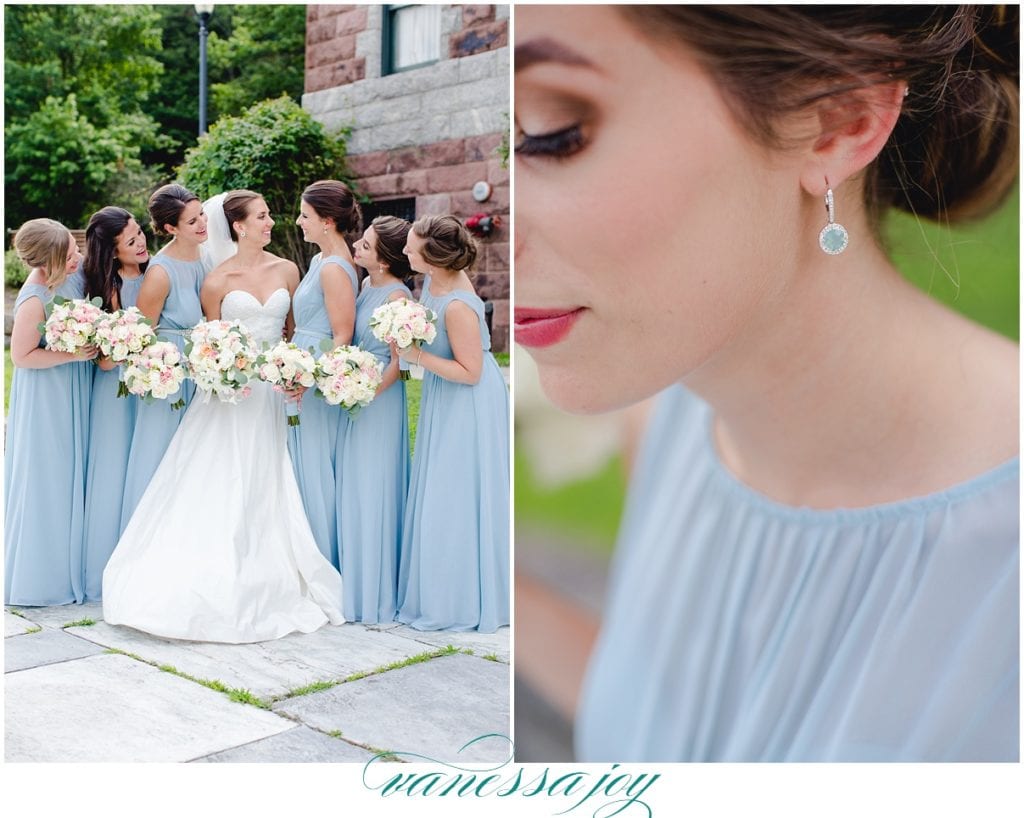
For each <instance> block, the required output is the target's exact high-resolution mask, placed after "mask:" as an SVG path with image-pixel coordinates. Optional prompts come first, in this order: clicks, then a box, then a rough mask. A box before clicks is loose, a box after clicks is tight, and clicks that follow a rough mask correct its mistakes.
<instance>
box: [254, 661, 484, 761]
mask: <svg viewBox="0 0 1024 818" xmlns="http://www.w3.org/2000/svg"><path fill="white" fill-rule="evenodd" d="M464 652H466V651H460V650H459V649H458V648H457V647H455V646H454V645H448V646H447V647H444V648H438V649H437V650H430V651H426V652H424V653H417V654H416V655H415V656H410V657H408V658H406V659H400V660H399V661H397V662H391V663H390V664H387V665H381V666H380V667H375V668H374V669H373V670H361V671H359V672H357V673H351V674H349V675H348V676H346V677H345V678H344V679H326V680H324V681H321V682H311V683H310V684H308V685H303V686H302V687H296V688H295V689H294V690H289V691H288V692H287V693H285V694H284V695H281V696H275V697H274V698H273V699H271V701H270V703H271V704H275V703H276V702H279V701H282V700H284V699H293V698H295V697H296V696H306V695H308V694H310V693H319V692H320V691H321V690H330V689H331V688H332V687H337V686H338V685H341V684H345V683H346V682H357V681H359V680H360V679H365V678H366V677H367V676H376V675H378V674H380V673H387V672H388V671H389V670H398V669H399V668H401V667H408V666H409V665H418V664H420V663H421V662H429V661H430V660H431V659H437V658H438V657H439V656H450V655H451V654H453V653H464ZM469 653H472V651H469ZM360 746H361V745H360ZM366 749H367V750H373V748H372V747H367V748H366ZM374 752H376V750H374Z"/></svg>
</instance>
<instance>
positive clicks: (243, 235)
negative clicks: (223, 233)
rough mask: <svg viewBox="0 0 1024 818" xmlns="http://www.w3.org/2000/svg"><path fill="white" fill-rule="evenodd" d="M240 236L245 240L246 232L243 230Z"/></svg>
mask: <svg viewBox="0 0 1024 818" xmlns="http://www.w3.org/2000/svg"><path fill="white" fill-rule="evenodd" d="M238 235H239V237H241V238H243V239H244V238H245V231H244V230H243V231H242V232H241V233H239V234H238Z"/></svg>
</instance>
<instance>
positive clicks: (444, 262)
mask: <svg viewBox="0 0 1024 818" xmlns="http://www.w3.org/2000/svg"><path fill="white" fill-rule="evenodd" d="M412 231H413V232H414V233H415V234H416V235H417V236H419V237H420V238H421V239H424V240H425V241H424V244H423V250H422V253H423V258H424V259H426V261H427V263H428V264H430V265H432V266H434V267H443V268H445V269H446V270H469V269H471V268H472V266H473V264H474V263H475V262H476V253H477V249H476V240H475V239H474V238H473V236H472V234H471V233H470V232H469V230H467V229H466V227H465V225H463V223H462V222H460V221H459V220H458V219H456V218H455V217H454V216H424V217H423V218H420V219H417V220H416V221H415V222H414V223H413V226H412Z"/></svg>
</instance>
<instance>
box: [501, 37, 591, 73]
mask: <svg viewBox="0 0 1024 818" xmlns="http://www.w3.org/2000/svg"><path fill="white" fill-rule="evenodd" d="M513 59H514V62H515V70H516V71H523V70H524V69H526V68H529V67H530V66H531V65H534V64H536V63H542V62H556V63H561V64H562V65H578V66H582V67H584V68H596V67H597V66H595V65H594V64H593V63H592V62H591V61H590V60H588V59H587V58H586V57H584V56H583V55H582V54H578V53H577V52H575V51H573V50H572V49H571V48H569V47H568V46H565V45H562V44H561V43H559V42H557V41H556V40H552V39H550V38H548V37H541V38H539V39H536V40H527V41H526V42H525V43H521V44H519V45H517V46H516V50H515V56H514V58H513Z"/></svg>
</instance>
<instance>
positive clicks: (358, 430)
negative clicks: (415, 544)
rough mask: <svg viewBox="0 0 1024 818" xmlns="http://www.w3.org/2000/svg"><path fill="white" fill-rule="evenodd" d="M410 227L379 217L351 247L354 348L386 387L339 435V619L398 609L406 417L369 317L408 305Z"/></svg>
mask: <svg viewBox="0 0 1024 818" xmlns="http://www.w3.org/2000/svg"><path fill="white" fill-rule="evenodd" d="M408 234H409V222H407V221H405V219H397V218H395V217H394V216H379V217H377V218H376V219H374V220H373V224H372V225H371V226H370V227H368V228H367V229H366V232H365V233H363V237H362V238H361V239H360V240H359V241H357V242H356V245H355V261H356V264H358V265H359V266H360V267H363V268H365V269H366V270H367V271H368V272H369V279H368V281H367V282H364V286H363V289H362V291H361V292H360V293H359V297H358V298H357V299H356V331H355V341H356V343H357V344H358V346H360V347H362V348H363V349H365V350H367V351H369V352H372V353H373V354H374V355H376V356H377V357H378V358H379V359H380V361H381V362H382V363H383V364H385V369H384V381H383V382H382V383H381V386H380V389H379V390H378V392H377V395H376V396H375V397H374V399H373V401H371V403H370V405H369V406H366V407H364V408H363V409H361V410H360V411H359V414H358V415H356V416H355V417H354V418H351V419H349V422H348V423H347V424H345V426H343V427H342V430H341V431H340V433H339V435H338V454H337V469H338V495H337V497H338V542H339V545H340V549H341V573H342V576H343V577H344V578H345V619H347V620H349V621H350V622H352V621H355V622H367V623H378V622H393V621H394V619H395V613H396V611H397V609H398V603H397V591H398V587H397V582H398V548H399V545H400V543H401V539H402V518H403V516H404V513H405V495H406V491H407V490H408V486H409V417H408V413H407V411H406V405H405V381H403V380H401V379H400V378H399V374H398V364H399V359H398V356H397V355H396V356H392V355H391V350H390V349H389V348H388V346H387V344H385V343H382V342H381V341H378V340H377V339H376V338H375V337H374V335H373V332H372V331H371V329H370V316H371V315H373V311H374V310H375V309H376V308H377V307H379V306H381V305H382V304H384V303H386V302H388V301H394V300H396V299H398V298H411V297H412V294H411V293H410V292H409V288H408V287H407V286H406V285H405V282H404V279H406V277H408V276H411V275H412V270H411V269H410V268H409V260H408V259H407V258H406V256H405V254H404V253H403V252H402V251H403V249H404V248H405V242H406V238H407V236H408Z"/></svg>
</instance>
